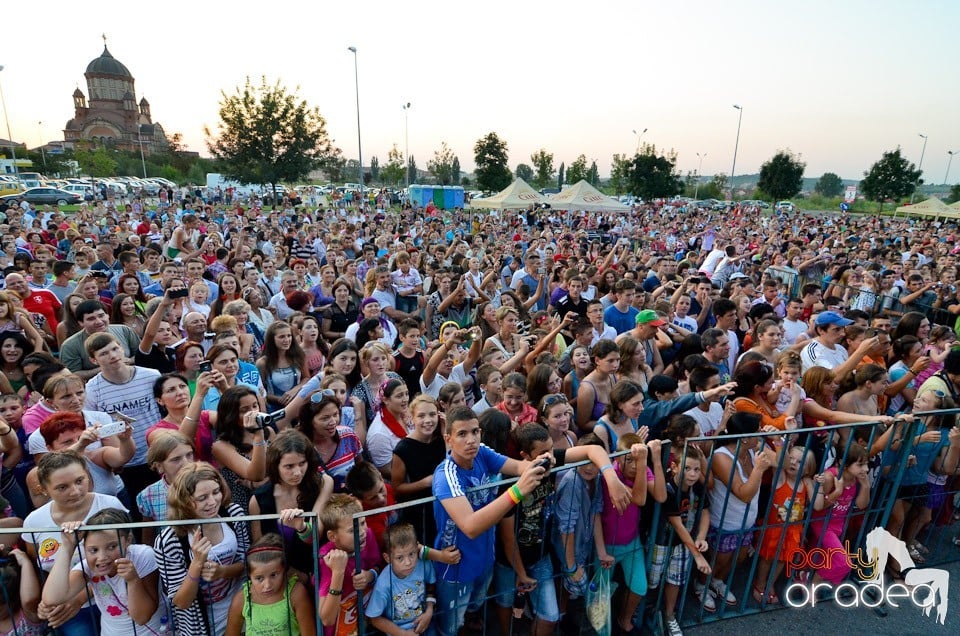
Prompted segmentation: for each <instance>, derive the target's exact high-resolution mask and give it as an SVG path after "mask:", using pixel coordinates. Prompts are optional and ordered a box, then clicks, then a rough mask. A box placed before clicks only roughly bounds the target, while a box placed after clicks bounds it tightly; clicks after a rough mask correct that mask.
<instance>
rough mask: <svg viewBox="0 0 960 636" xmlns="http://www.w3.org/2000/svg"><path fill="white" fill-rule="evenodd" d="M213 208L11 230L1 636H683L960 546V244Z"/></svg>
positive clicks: (890, 228) (177, 197) (77, 215)
mask: <svg viewBox="0 0 960 636" xmlns="http://www.w3.org/2000/svg"><path fill="white" fill-rule="evenodd" d="M203 194H204V193H203V192H199V193H194V192H190V191H187V190H182V191H176V190H173V189H170V190H165V191H164V192H163V195H162V196H161V197H159V198H158V199H157V200H151V201H144V200H142V199H139V198H133V199H131V200H114V199H111V198H108V199H107V200H98V201H96V202H92V203H91V204H90V205H89V206H86V205H84V206H81V209H80V210H79V211H77V212H73V213H70V214H64V213H63V212H61V211H60V210H58V209H55V208H49V207H43V208H42V209H37V208H36V207H35V206H33V205H30V204H27V203H22V204H20V205H17V204H11V203H6V202H4V203H0V215H2V218H3V221H2V223H0V237H2V247H3V249H2V253H0V267H2V268H3V273H4V278H3V287H4V289H3V291H0V359H2V367H0V372H2V373H0V416H2V420H0V451H2V453H3V472H2V478H0V494H2V496H3V498H4V499H5V501H0V509H3V510H4V511H5V514H4V517H5V518H3V519H0V530H4V531H5V532H6V536H5V537H4V538H3V539H2V542H3V543H5V544H6V545H7V546H8V548H7V549H2V550H0V560H2V561H3V565H2V568H0V585H2V587H3V589H4V596H3V598H2V599H0V604H3V605H5V609H6V611H5V612H0V633H3V634H7V633H10V634H13V633H16V634H28V635H29V634H42V633H45V630H46V629H48V628H52V629H55V630H57V631H58V633H61V634H64V635H66V636H80V635H87V634H94V633H97V632H98V631H99V632H101V633H103V634H110V635H113V634H155V635H156V634H163V633H169V632H170V631H174V632H175V633H206V634H231V635H234V634H241V633H244V632H245V633H247V634H261V633H263V634H265V633H270V634H275V633H277V634H279V633H289V634H314V633H315V632H316V628H315V623H316V618H317V616H319V619H320V622H321V624H322V628H323V631H324V633H325V634H327V635H328V636H330V635H332V634H338V635H340V634H344V635H346V634H351V633H357V631H358V630H359V629H360V626H361V625H362V626H363V627H364V629H365V630H367V631H369V632H373V631H374V630H378V631H381V632H383V633H386V634H411V633H414V634H432V633H438V634H442V635H445V636H452V635H454V634H457V633H458V631H459V630H461V629H477V628H480V627H482V623H481V620H482V616H483V614H482V613H483V612H484V611H489V612H490V616H492V617H495V620H496V623H497V625H498V627H499V629H500V630H501V631H502V633H504V634H508V633H512V631H513V630H515V629H517V626H518V625H520V624H523V625H525V626H527V625H528V623H529V625H528V626H529V629H530V632H531V633H533V634H552V633H555V631H556V630H557V629H561V630H562V631H563V633H567V631H568V630H574V629H579V627H580V625H581V623H582V624H586V622H589V620H590V614H591V613H590V612H588V611H587V599H588V597H589V596H590V593H591V589H593V586H592V582H593V581H596V580H597V577H602V576H609V575H611V574H612V575H613V576H614V577H615V578H616V580H618V581H620V583H621V585H620V588H621V592H620V593H618V594H617V595H616V596H615V597H614V598H612V599H610V603H612V612H611V614H612V615H611V617H610V618H609V619H608V620H609V622H610V625H611V628H612V631H613V632H615V633H624V634H629V633H638V630H640V629H641V625H642V623H643V620H644V617H645V616H646V617H649V616H651V615H653V614H657V613H659V614H660V615H661V616H662V620H663V624H664V625H665V628H666V630H667V632H668V633H669V634H670V635H671V636H676V635H679V634H682V630H681V626H680V622H681V621H680V611H679V609H678V608H681V607H682V604H683V602H684V599H683V596H684V594H686V591H687V590H689V591H690V596H691V598H692V599H693V601H694V602H695V603H696V605H697V606H698V607H699V608H700V610H701V611H704V612H718V611H720V612H722V611H723V608H724V606H734V605H737V604H738V603H740V598H742V596H743V595H749V596H751V597H752V598H753V599H754V600H755V601H756V602H757V603H759V604H761V605H762V606H765V607H766V606H771V605H778V604H781V603H782V601H781V599H780V597H779V594H780V593H782V590H783V587H784V585H785V583H786V582H787V581H788V580H798V577H801V578H800V579H799V580H803V581H807V580H809V581H810V582H811V583H818V582H827V583H830V584H832V585H838V584H840V583H841V582H843V581H844V580H845V579H847V578H848V577H850V576H851V572H850V568H849V567H848V566H847V565H846V560H845V559H835V560H833V561H832V563H829V564H824V567H820V568H816V567H814V568H812V569H811V570H810V571H805V572H801V573H799V574H797V573H796V572H791V568H790V567H786V568H785V566H789V565H790V563H791V555H793V554H794V553H796V552H797V551H799V550H802V549H803V547H804V546H808V547H809V546H815V547H824V548H829V549H839V550H842V549H843V545H844V540H845V539H848V540H856V538H857V531H856V530H851V528H850V526H855V527H856V528H860V527H861V526H865V525H867V523H877V521H876V519H872V518H870V519H871V520H870V521H866V519H868V517H865V516H864V515H863V513H864V511H866V510H867V509H868V507H870V506H871V505H876V504H877V502H878V501H888V502H892V506H891V507H890V514H889V519H888V520H887V521H886V528H887V530H888V531H889V532H890V533H891V534H892V535H894V536H896V537H898V538H900V539H901V540H902V541H904V543H905V544H906V545H907V547H908V550H909V555H910V559H911V560H912V561H911V562H910V563H906V562H900V563H894V564H892V565H891V567H890V568H889V570H888V575H889V576H891V577H894V578H902V577H903V576H904V571H905V570H908V569H909V568H912V567H915V566H917V565H919V564H922V563H924V561H925V559H926V558H927V556H928V554H929V550H928V547H927V546H925V545H924V543H923V540H922V539H923V537H924V536H929V534H928V533H927V530H928V529H929V528H931V527H934V526H937V525H941V526H942V525H950V524H953V523H955V520H956V518H957V517H955V516H954V502H953V494H954V493H955V492H956V491H957V490H958V487H957V480H956V478H957V474H958V466H960V429H958V428H957V427H956V425H955V420H956V417H955V415H954V414H952V413H949V409H954V408H956V407H957V406H958V404H960V350H954V349H953V345H954V344H955V340H956V333H955V327H956V326H957V324H956V323H957V320H958V315H960V300H958V295H957V288H956V285H957V283H956V278H957V260H956V253H957V252H958V250H960V247H958V248H955V247H954V246H955V245H956V242H955V228H952V227H951V228H947V227H942V226H941V225H940V224H938V223H934V222H929V221H916V220H904V219H887V218H875V217H869V218H867V217H854V216H843V215H831V214H822V215H807V216H800V215H794V216H780V215H773V216H770V215H763V214H761V211H760V210H759V209H757V208H752V207H747V206H739V205H732V206H731V207H730V208H729V209H728V210H727V211H726V213H725V214H724V215H723V217H722V218H721V217H720V216H718V215H717V213H715V212H711V211H706V210H703V211H701V210H695V209H686V208H684V207H682V204H679V203H676V202H670V201H658V202H654V203H649V204H642V205H637V206H635V207H634V208H633V209H632V210H631V211H630V212H629V213H625V214H621V213H617V214H593V213H569V212H568V213H559V212H557V211H554V210H550V209H530V210H523V211H516V212H514V211H495V212H490V213H487V212H485V213H483V214H478V213H470V212H468V211H462V210H455V211H442V210H437V209H434V208H432V207H431V208H428V209H412V208H410V207H408V206H404V207H402V208H397V207H391V206H390V201H389V198H388V197H387V195H386V194H385V193H384V194H383V196H380V197H378V196H376V194H374V195H373V196H372V197H371V199H370V204H369V205H366V204H365V205H364V206H362V207H354V206H353V205H352V204H347V203H346V202H342V203H341V204H340V206H342V207H334V208H331V209H326V210H324V209H313V208H312V207H311V206H309V205H299V206H297V205H294V204H293V203H291V202H290V201H284V202H283V203H281V204H280V205H278V206H276V207H275V208H273V209H265V208H262V207H261V206H260V205H259V204H258V202H257V201H251V202H248V203H247V204H245V205H244V204H238V203H235V202H230V203H229V204H228V203H224V202H223V201H222V200H220V199H218V200H214V199H213V198H212V197H211V198H210V199H209V200H206V199H205V198H204V196H203ZM943 410H947V412H946V413H940V412H938V411H943ZM843 425H846V426H843ZM854 425H857V426H854ZM713 437H716V439H715V440H713V439H709V438H713ZM687 440H693V441H690V442H688V441H687ZM566 464H572V466H570V467H567V468H566V469H564V468H563V467H564V465H566ZM901 465H903V466H905V469H904V470H899V469H898V467H900V466H901ZM638 471H639V472H638ZM511 477H516V478H517V479H516V481H515V482H513V483H512V484H511V483H509V482H508V483H507V484H506V485H502V484H497V483H495V482H499V481H500V480H501V479H506V478H511ZM424 497H433V500H432V503H429V504H426V505H423V504H420V505H410V506H407V507H401V508H400V509H396V508H393V507H392V506H393V504H396V503H403V502H409V501H414V500H418V499H422V498H424ZM871 502H874V504H871ZM305 512H311V513H315V515H316V516H312V515H308V516H307V517H304V513H305ZM259 514H266V515H275V518H272V520H269V521H254V522H248V521H246V520H244V519H242V517H244V516H246V515H259ZM361 515H362V516H361ZM357 516H359V520H358V521H357V520H356V519H355V518H356V517H357ZM857 519H859V521H856V520H857ZM140 520H143V521H154V522H156V523H155V524H153V525H151V526H150V527H147V528H143V529H142V530H141V529H140V528H137V529H135V530H134V531H129V530H93V531H83V530H82V529H83V528H86V527H92V526H103V525H113V524H121V525H122V524H124V523H129V522H131V521H140ZM164 522H178V523H177V524H170V523H164ZM807 525H808V526H809V528H808V530H809V531H808V532H806V533H804V528H805V527H807ZM20 528H27V529H30V531H26V532H22V533H20V534H21V536H19V538H18V536H17V534H18V531H17V529H20ZM54 529H58V530H57V531H54ZM38 530H44V531H43V532H39V531H38ZM925 533H927V534H925ZM953 542H954V544H956V545H960V539H954V541H953ZM755 552H759V555H760V560H759V566H758V568H757V571H756V576H755V577H751V581H750V583H749V584H747V585H746V588H744V584H743V581H742V577H736V576H734V572H735V568H736V567H737V564H738V563H739V562H740V561H742V559H743V558H744V557H745V555H747V554H748V553H755ZM315 560H316V561H317V562H318V563H319V566H318V567H317V566H315ZM901 560H905V559H901ZM794 569H795V568H794ZM785 570H786V571H785ZM802 577H808V578H802ZM525 628H526V627H525Z"/></svg>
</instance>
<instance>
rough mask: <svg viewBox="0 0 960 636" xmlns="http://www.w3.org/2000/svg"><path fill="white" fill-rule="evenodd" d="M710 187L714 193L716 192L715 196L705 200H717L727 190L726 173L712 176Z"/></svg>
mask: <svg viewBox="0 0 960 636" xmlns="http://www.w3.org/2000/svg"><path fill="white" fill-rule="evenodd" d="M710 185H712V186H713V187H714V192H716V194H714V195H711V196H709V197H707V198H710V199H716V198H718V197H719V196H720V195H721V194H723V192H724V190H726V189H727V173H725V172H718V173H717V174H715V175H713V179H711V181H710Z"/></svg>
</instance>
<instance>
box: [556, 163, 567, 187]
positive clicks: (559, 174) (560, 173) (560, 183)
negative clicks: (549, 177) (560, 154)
mask: <svg viewBox="0 0 960 636" xmlns="http://www.w3.org/2000/svg"><path fill="white" fill-rule="evenodd" d="M565 178H566V177H565V176H564V174H563V162H562V161H561V162H560V170H559V171H558V172H557V189H558V190H563V183H564V179H565Z"/></svg>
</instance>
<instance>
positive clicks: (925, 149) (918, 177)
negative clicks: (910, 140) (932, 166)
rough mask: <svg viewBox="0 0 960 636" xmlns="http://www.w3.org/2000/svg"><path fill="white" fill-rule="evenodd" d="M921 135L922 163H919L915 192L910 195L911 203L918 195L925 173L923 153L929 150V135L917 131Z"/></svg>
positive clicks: (914, 186)
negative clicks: (922, 175) (922, 176)
mask: <svg viewBox="0 0 960 636" xmlns="http://www.w3.org/2000/svg"><path fill="white" fill-rule="evenodd" d="M917 135H919V136H920V137H922V138H923V148H921V149H920V163H919V164H917V172H918V173H919V174H918V175H917V180H916V182H915V183H914V184H913V193H912V194H911V195H910V203H913V198H914V197H915V196H917V188H919V187H920V175H921V174H923V155H924V154H925V153H926V152H927V136H926V135H924V134H923V133H917Z"/></svg>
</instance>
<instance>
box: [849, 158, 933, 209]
mask: <svg viewBox="0 0 960 636" xmlns="http://www.w3.org/2000/svg"><path fill="white" fill-rule="evenodd" d="M921 174H922V173H921V172H920V170H917V169H916V167H915V166H914V165H913V163H911V162H910V161H907V160H906V159H905V158H904V157H903V156H902V155H901V154H900V148H899V147H898V148H897V149H896V150H891V151H887V152H885V153H883V156H882V157H881V158H880V160H879V161H878V162H876V163H875V164H873V166H871V167H870V170H868V171H867V172H864V173H863V181H861V182H860V190H861V191H862V192H863V196H865V197H866V198H868V199H870V200H871V201H878V202H879V203H880V209H881V210H882V209H883V202H884V201H886V200H887V199H893V200H894V201H897V200H899V199H904V198H906V197H908V196H910V195H911V194H913V191H914V190H915V189H916V187H917V183H918V182H919V181H920V175H921Z"/></svg>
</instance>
